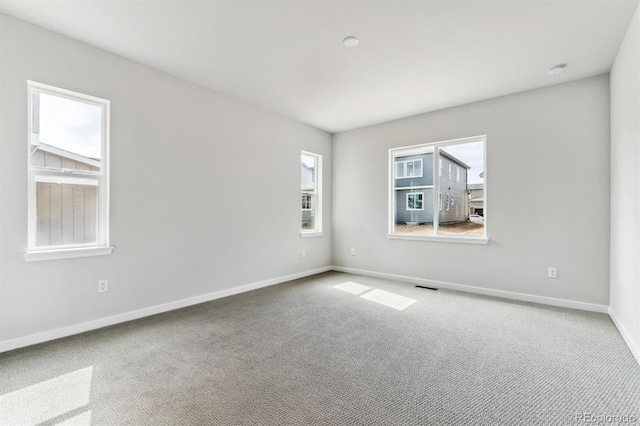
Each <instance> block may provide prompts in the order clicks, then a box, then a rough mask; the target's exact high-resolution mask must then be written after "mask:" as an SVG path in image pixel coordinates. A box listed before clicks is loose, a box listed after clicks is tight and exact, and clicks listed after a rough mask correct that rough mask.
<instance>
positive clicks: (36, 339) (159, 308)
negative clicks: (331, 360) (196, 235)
mask: <svg viewBox="0 0 640 426" xmlns="http://www.w3.org/2000/svg"><path fill="white" fill-rule="evenodd" d="M330 270H332V268H331V267H330V266H325V267H322V268H317V269H312V270H309V271H304V272H299V273H296V274H291V275H287V276H284V277H279V278H272V279H270V280H265V281H259V282H256V283H251V284H246V285H241V286H238V287H233V288H229V289H226V290H220V291H215V292H213V293H208V294H203V295H201V296H195V297H190V298H188V299H182V300H177V301H175V302H169V303H165V304H162V305H156V306H150V307H148V308H143V309H139V310H137V311H132V312H126V313H123V314H118V315H113V316H110V317H106V318H100V319H97V320H93V321H87V322H83V323H80V324H75V325H70V326H68V327H62V328H57V329H55V330H49V331H45V332H42V333H37V334H31V335H29V336H25V337H19V338H17V339H12V340H7V341H4V342H0V353H2V352H7V351H10V350H13V349H18V348H22V347H25V346H31V345H35V344H38V343H43V342H48V341H50V340H55V339H60V338H62V337H67V336H72V335H74V334H80V333H84V332H85V331H91V330H96V329H98V328H103V327H108V326H110V325H115V324H120V323H123V322H127V321H132V320H136V319H140V318H144V317H148V316H151V315H156V314H161V313H163V312H168V311H173V310H175V309H180V308H186V307H187V306H192V305H197V304H199V303H204V302H209V301H211V300H216V299H221V298H223V297H227V296H233V295H234V294H238V293H244V292H247V291H251V290H257V289H259V288H263V287H268V286H271V285H275V284H280V283H283V282H287V281H291V280H296V279H299V278H304V277H308V276H311V275H316V274H320V273H322V272H327V271H330Z"/></svg>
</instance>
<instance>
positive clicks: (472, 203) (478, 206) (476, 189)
mask: <svg viewBox="0 0 640 426" xmlns="http://www.w3.org/2000/svg"><path fill="white" fill-rule="evenodd" d="M467 190H468V191H469V214H479V215H480V216H484V183H472V184H469V185H468V188H467Z"/></svg>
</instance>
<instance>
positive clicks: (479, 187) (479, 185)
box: [467, 183, 484, 189]
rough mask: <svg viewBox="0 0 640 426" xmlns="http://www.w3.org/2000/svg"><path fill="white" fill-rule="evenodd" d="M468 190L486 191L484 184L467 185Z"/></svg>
mask: <svg viewBox="0 0 640 426" xmlns="http://www.w3.org/2000/svg"><path fill="white" fill-rule="evenodd" d="M467 189H484V183H470V184H468V185H467Z"/></svg>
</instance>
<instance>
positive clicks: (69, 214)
mask: <svg viewBox="0 0 640 426" xmlns="http://www.w3.org/2000/svg"><path fill="white" fill-rule="evenodd" d="M28 88H29V128H30V135H29V156H28V164H29V185H28V188H29V196H28V200H29V226H28V231H29V232H28V239H29V241H28V252H27V254H25V258H27V260H37V259H36V258H35V257H33V256H29V254H30V253H33V252H42V251H49V252H53V251H60V250H65V249H71V248H72V249H81V248H87V249H90V248H100V247H103V248H107V247H108V245H109V234H108V229H109V218H108V213H109V198H108V186H109V176H108V170H109V167H108V162H107V161H108V153H109V139H108V135H109V131H108V126H109V101H107V100H104V99H99V98H95V97H92V96H88V95H83V94H81V93H75V92H70V91H68V90H64V89H59V88H56V87H51V86H45V85H42V84H39V83H34V82H29V84H28ZM94 252H95V251H94ZM76 253H77V251H76ZM109 253H110V250H109ZM95 254H107V253H97V252H95ZM61 257H68V256H61ZM49 258H52V257H49Z"/></svg>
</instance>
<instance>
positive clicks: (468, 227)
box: [388, 136, 488, 244]
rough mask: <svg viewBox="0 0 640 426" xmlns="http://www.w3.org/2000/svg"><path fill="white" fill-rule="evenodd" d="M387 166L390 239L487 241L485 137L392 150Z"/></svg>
mask: <svg viewBox="0 0 640 426" xmlns="http://www.w3.org/2000/svg"><path fill="white" fill-rule="evenodd" d="M389 163H390V164H389V232H388V236H389V238H399V239H412V240H416V239H418V240H429V241H449V242H469V243H481V244H482V243H486V242H487V241H488V238H487V232H486V229H487V214H486V212H487V206H486V199H487V197H486V191H487V184H486V182H485V176H486V170H485V167H486V136H477V137H470V138H463V139H456V140H448V141H441V142H433V143H426V144H422V145H413V146H405V147H398V148H392V149H390V150H389ZM408 177H410V178H411V179H406V178H408ZM478 188H483V191H484V196H480V197H479V196H478ZM474 209H475V210H474ZM474 211H482V212H483V213H482V214H483V218H482V220H477V218H476V217H472V218H470V217H469V212H474Z"/></svg>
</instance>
